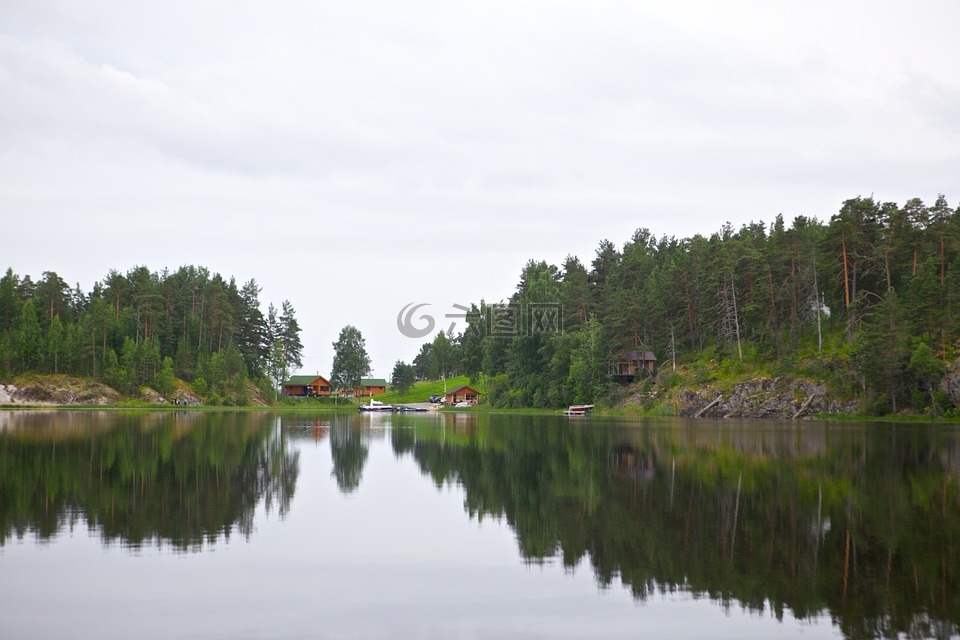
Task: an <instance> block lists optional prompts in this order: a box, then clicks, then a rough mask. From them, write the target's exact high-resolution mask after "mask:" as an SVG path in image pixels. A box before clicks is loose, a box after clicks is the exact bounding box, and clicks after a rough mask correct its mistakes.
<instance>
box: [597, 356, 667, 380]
mask: <svg viewBox="0 0 960 640" xmlns="http://www.w3.org/2000/svg"><path fill="white" fill-rule="evenodd" d="M656 362H657V358H656V357H655V356H654V355H653V352H652V351H621V352H620V353H619V354H617V359H616V360H614V361H612V362H610V363H609V365H608V371H609V373H610V377H611V378H613V379H614V380H616V381H617V382H633V381H634V380H636V379H637V378H639V377H640V376H641V375H643V374H647V375H650V374H652V373H653V365H654V364H656Z"/></svg>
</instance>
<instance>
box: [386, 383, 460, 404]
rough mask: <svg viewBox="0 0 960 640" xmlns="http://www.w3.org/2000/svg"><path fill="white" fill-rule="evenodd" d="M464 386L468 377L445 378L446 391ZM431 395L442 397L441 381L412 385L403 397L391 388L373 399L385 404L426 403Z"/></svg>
mask: <svg viewBox="0 0 960 640" xmlns="http://www.w3.org/2000/svg"><path fill="white" fill-rule="evenodd" d="M465 384H470V378H469V377H468V376H457V377H455V378H447V391H453V390H454V389H456V388H457V387H460V386H463V385H465ZM433 394H437V395H438V396H442V395H443V380H423V381H421V382H417V383H414V385H413V386H412V387H411V388H410V390H409V391H407V392H406V393H405V394H403V395H401V394H400V393H399V392H397V391H396V390H394V389H392V388H388V389H387V392H386V393H381V394H380V395H378V396H374V398H376V399H377V400H379V401H381V402H385V403H386V404H406V403H408V402H427V401H429V400H430V396H431V395H433Z"/></svg>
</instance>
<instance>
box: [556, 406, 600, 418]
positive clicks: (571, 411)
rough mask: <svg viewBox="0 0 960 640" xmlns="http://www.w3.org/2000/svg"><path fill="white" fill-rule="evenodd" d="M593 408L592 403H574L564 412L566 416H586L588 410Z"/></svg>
mask: <svg viewBox="0 0 960 640" xmlns="http://www.w3.org/2000/svg"><path fill="white" fill-rule="evenodd" d="M590 409H593V405H592V404H572V405H570V407H569V408H568V409H567V410H566V411H564V412H563V415H565V416H584V415H587V412H588V411H590Z"/></svg>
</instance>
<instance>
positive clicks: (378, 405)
mask: <svg viewBox="0 0 960 640" xmlns="http://www.w3.org/2000/svg"><path fill="white" fill-rule="evenodd" d="M358 409H359V410H360V411H365V412H370V411H372V412H379V411H393V405H390V404H383V403H382V402H380V401H379V400H374V399H373V398H370V404H362V405H360V406H359V407H358Z"/></svg>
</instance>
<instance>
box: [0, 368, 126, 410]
mask: <svg viewBox="0 0 960 640" xmlns="http://www.w3.org/2000/svg"><path fill="white" fill-rule="evenodd" d="M119 400H121V395H120V394H119V393H118V392H117V391H116V390H114V389H111V388H110V387H108V386H106V385H105V384H100V383H99V382H91V381H88V380H82V379H79V378H73V377H70V376H63V375H52V376H36V377H32V378H28V379H26V380H23V381H20V382H18V383H17V384H3V385H0V404H31V405H69V404H86V405H107V404H112V403H115V402H118V401H119Z"/></svg>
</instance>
